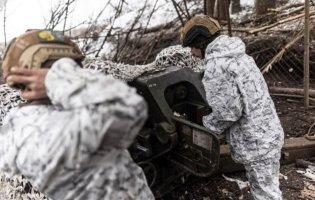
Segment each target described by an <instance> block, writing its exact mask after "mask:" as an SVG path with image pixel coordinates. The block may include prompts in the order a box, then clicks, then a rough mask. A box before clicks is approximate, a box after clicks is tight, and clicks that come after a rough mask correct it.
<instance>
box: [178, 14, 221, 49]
mask: <svg viewBox="0 0 315 200" xmlns="http://www.w3.org/2000/svg"><path fill="white" fill-rule="evenodd" d="M220 30H221V26H220V24H219V22H218V21H217V20H215V19H213V18H211V17H209V16H207V15H196V16H195V17H193V18H191V19H190V20H189V21H188V22H187V23H186V24H185V26H184V27H183V28H182V30H181V40H182V46H183V47H187V46H190V45H191V43H192V42H193V41H194V39H195V38H196V37H197V36H200V35H201V36H204V37H206V38H211V37H215V36H216V35H217V34H218V33H219V32H220Z"/></svg>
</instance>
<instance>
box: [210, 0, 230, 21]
mask: <svg viewBox="0 0 315 200" xmlns="http://www.w3.org/2000/svg"><path fill="white" fill-rule="evenodd" d="M229 7H230V0H216V4H215V12H214V17H215V18H217V19H218V20H219V21H228V19H229Z"/></svg>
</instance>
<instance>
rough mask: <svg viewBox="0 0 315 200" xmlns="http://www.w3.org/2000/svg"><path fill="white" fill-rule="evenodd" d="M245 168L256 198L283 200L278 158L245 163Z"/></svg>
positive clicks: (260, 199) (258, 199)
mask: <svg viewBox="0 0 315 200" xmlns="http://www.w3.org/2000/svg"><path fill="white" fill-rule="evenodd" d="M245 169H246V176H247V178H248V180H249V182H250V187H251V193H252V195H253V197H254V199H255V200H282V193H281V191H280V188H279V170H280V162H279V159H278V158H272V159H266V160H262V161H259V162H255V163H250V164H245Z"/></svg>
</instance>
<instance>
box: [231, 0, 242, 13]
mask: <svg viewBox="0 0 315 200" xmlns="http://www.w3.org/2000/svg"><path fill="white" fill-rule="evenodd" d="M231 3H232V14H234V13H239V12H241V11H242V7H241V0H232V1H231Z"/></svg>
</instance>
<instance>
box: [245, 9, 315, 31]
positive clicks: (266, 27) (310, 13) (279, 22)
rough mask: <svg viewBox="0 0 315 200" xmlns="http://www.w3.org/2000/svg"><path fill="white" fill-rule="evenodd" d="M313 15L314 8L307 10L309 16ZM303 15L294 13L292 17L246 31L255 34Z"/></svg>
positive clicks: (314, 13)
mask: <svg viewBox="0 0 315 200" xmlns="http://www.w3.org/2000/svg"><path fill="white" fill-rule="evenodd" d="M313 15H315V10H312V11H310V12H309V16H313ZM304 16H305V13H301V14H299V15H296V16H292V17H288V18H285V19H282V20H280V21H278V22H276V23H273V24H270V25H268V26H264V27H260V28H255V29H252V30H249V31H248V33H250V34H255V33H258V32H261V31H265V30H268V29H271V28H273V27H275V26H278V25H280V24H284V23H287V22H290V21H293V20H296V19H300V18H302V17H304Z"/></svg>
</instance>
